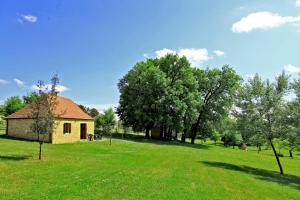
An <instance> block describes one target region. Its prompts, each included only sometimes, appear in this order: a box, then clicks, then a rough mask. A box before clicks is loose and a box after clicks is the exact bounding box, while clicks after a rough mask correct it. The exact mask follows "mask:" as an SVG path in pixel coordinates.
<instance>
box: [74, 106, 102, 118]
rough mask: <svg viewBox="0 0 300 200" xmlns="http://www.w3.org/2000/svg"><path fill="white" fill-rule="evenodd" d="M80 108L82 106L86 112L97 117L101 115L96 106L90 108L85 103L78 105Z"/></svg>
mask: <svg viewBox="0 0 300 200" xmlns="http://www.w3.org/2000/svg"><path fill="white" fill-rule="evenodd" d="M78 107H79V108H81V110H82V111H83V112H85V113H87V114H88V115H90V116H91V117H94V118H95V117H96V116H98V115H99V111H98V110H97V109H96V108H89V107H86V106H84V105H81V104H79V105H78Z"/></svg>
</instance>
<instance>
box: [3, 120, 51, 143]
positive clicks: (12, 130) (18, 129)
mask: <svg viewBox="0 0 300 200" xmlns="http://www.w3.org/2000/svg"><path fill="white" fill-rule="evenodd" d="M32 122H33V120H32V119H9V120H8V127H7V135H8V136H10V137H15V138H21V139H27V140H38V135H37V134H35V133H32V131H31V130H30V126H31V124H32ZM42 139H43V141H45V142H50V141H49V135H43V136H42V138H41V140H42Z"/></svg>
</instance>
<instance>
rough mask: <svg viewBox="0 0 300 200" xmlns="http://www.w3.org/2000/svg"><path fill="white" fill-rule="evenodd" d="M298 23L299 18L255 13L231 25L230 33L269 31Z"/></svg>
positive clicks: (269, 13)
mask: <svg viewBox="0 0 300 200" xmlns="http://www.w3.org/2000/svg"><path fill="white" fill-rule="evenodd" d="M295 22H300V16H297V17H294V16H280V15H278V14H276V13H271V12H256V13H251V14H249V15H248V16H246V17H243V18H242V19H241V20H239V21H238V22H236V23H234V24H233V25H232V29H231V30H232V32H234V33H242V32H251V31H253V30H255V29H263V30H267V29H271V28H276V27H279V26H282V25H284V24H288V23H295Z"/></svg>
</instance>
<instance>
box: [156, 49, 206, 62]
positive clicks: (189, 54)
mask: <svg viewBox="0 0 300 200" xmlns="http://www.w3.org/2000/svg"><path fill="white" fill-rule="evenodd" d="M155 53H156V55H157V57H158V58H161V57H164V56H166V55H167V54H178V55H179V56H185V57H186V58H187V59H188V60H189V61H190V62H191V63H192V64H194V65H199V64H201V63H203V62H204V61H208V60H209V59H210V57H209V55H208V51H207V49H194V48H191V49H179V50H178V51H175V50H172V49H166V48H164V49H162V50H158V51H155Z"/></svg>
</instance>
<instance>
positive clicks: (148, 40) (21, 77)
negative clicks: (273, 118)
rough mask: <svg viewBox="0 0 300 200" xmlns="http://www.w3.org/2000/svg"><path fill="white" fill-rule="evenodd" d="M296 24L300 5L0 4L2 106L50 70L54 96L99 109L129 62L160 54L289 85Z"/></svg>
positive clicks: (109, 0)
mask: <svg viewBox="0 0 300 200" xmlns="http://www.w3.org/2000/svg"><path fill="white" fill-rule="evenodd" d="M299 16H300V1H299V0H298V1H297V0H264V1H262V0H251V1H250V0H247V1H246V0H226V1H224V0H219V1H213V0H201V1H200V0H118V1H117V0H81V1H80V0H78V1H74V0H51V1H50V0H47V1H46V0H43V1H40V0H27V1H22V0H2V1H1V2H0V27H1V28H0V69H1V70H0V102H3V100H5V99H6V98H7V97H10V96H12V95H24V94H26V93H28V92H30V91H31V90H32V85H34V84H35V83H36V81H37V80H40V79H42V80H45V81H47V80H49V79H50V77H51V75H53V74H54V73H56V72H57V73H58V74H59V76H60V78H61V83H60V84H61V88H60V89H61V90H64V91H63V92H62V93H61V95H63V96H67V97H70V98H72V99H73V100H74V101H75V102H77V103H81V104H85V105H88V106H94V107H97V108H98V109H100V110H102V109H103V108H106V107H108V106H111V105H112V106H114V105H116V104H117V103H118V98H119V93H118V90H117V82H118V80H119V79H120V78H121V77H122V76H123V75H124V74H125V73H126V72H127V71H128V70H129V69H130V68H131V67H132V66H133V65H134V63H136V62H137V61H140V60H143V59H145V57H156V56H162V55H164V54H165V53H167V52H176V53H179V54H180V55H185V56H187V57H188V58H189V60H190V61H191V62H192V63H193V65H194V66H196V67H201V68H206V67H208V66H210V67H221V66H222V65H224V64H230V65H231V66H232V67H234V69H235V70H236V71H237V72H238V73H240V74H241V75H242V76H243V77H249V76H251V75H252V74H254V73H256V72H257V73H259V74H261V75H262V76H263V77H265V78H271V77H274V76H275V75H276V74H278V73H280V72H281V71H282V70H284V69H285V70H286V71H287V72H288V73H290V74H291V75H292V76H294V77H295V76H296V75H297V73H299V72H300V68H299V67H300V59H299V58H300V57H299V55H300V54H299V52H300V45H299V44H300V17H299Z"/></svg>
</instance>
